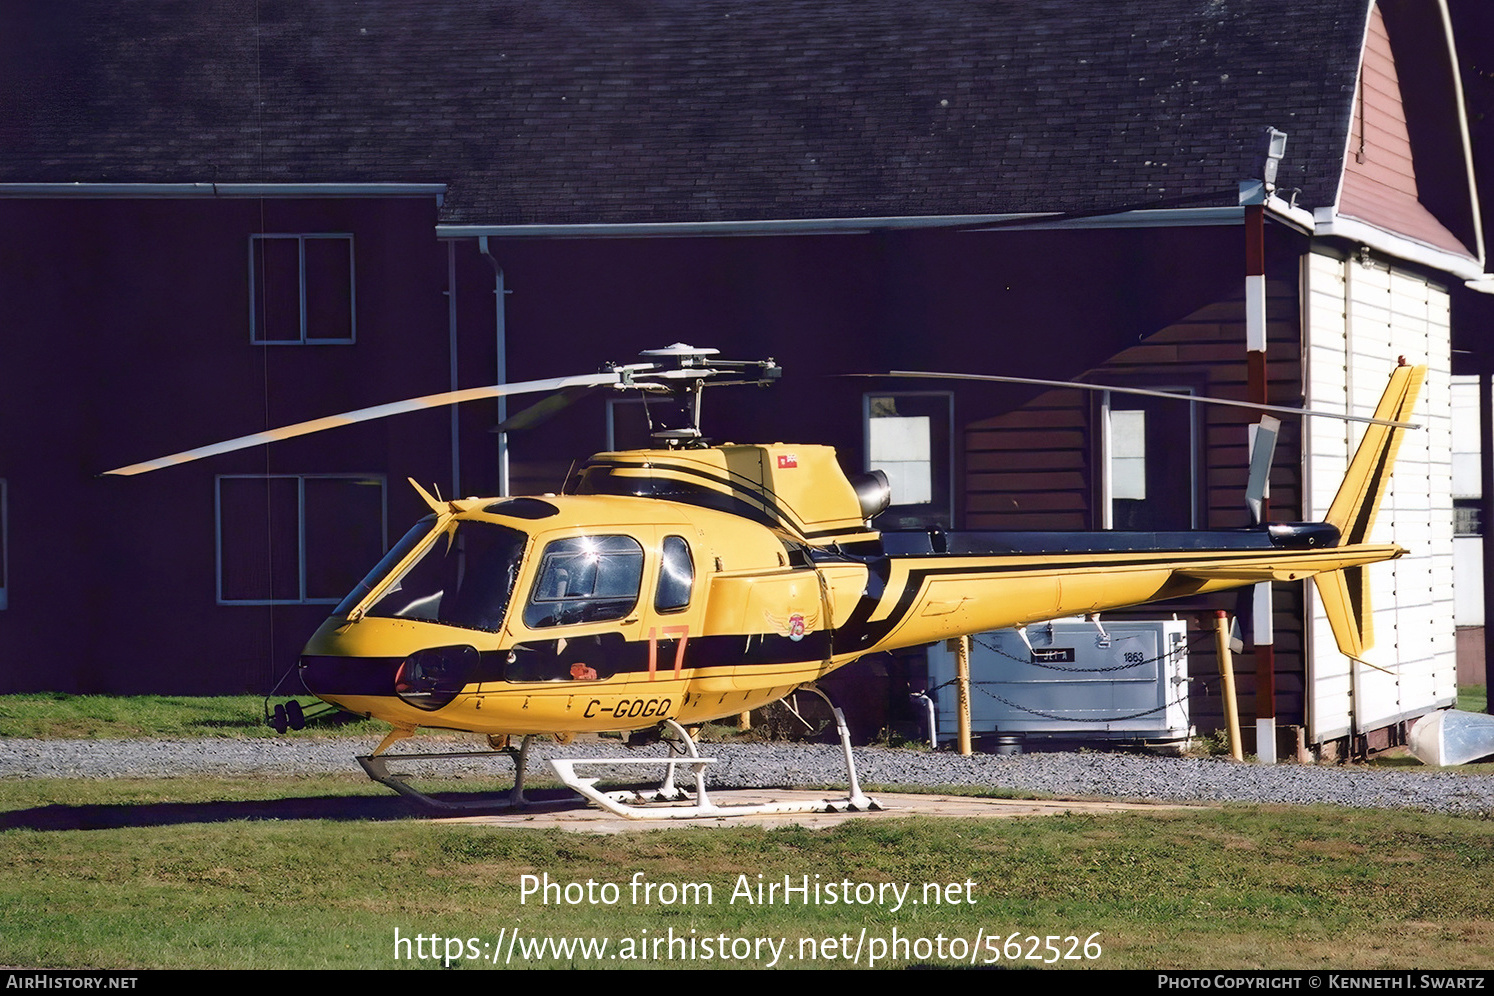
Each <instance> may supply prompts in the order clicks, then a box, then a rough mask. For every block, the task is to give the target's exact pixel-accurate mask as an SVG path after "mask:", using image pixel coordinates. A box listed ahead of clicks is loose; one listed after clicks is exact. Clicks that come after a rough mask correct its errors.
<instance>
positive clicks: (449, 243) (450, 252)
mask: <svg viewBox="0 0 1494 996" xmlns="http://www.w3.org/2000/svg"><path fill="white" fill-rule="evenodd" d="M456 291H457V288H456V240H455V239H447V240H446V337H447V350H448V353H449V354H450V358H451V370H450V374H449V377H450V382H451V386H450V387H448V388H447V390H449V391H455V390H457V307H456ZM460 432H461V426H460V424H459V421H458V418H457V406H456V405H452V406H451V497H453V498H460V497H461V496H462V437H461V434H460Z"/></svg>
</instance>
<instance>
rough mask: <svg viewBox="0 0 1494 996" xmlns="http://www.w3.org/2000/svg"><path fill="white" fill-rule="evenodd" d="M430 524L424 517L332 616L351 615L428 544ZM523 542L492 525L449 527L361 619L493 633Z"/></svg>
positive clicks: (508, 594) (430, 519) (473, 523)
mask: <svg viewBox="0 0 1494 996" xmlns="http://www.w3.org/2000/svg"><path fill="white" fill-rule="evenodd" d="M433 522H434V516H427V517H426V518H425V519H422V520H421V521H420V523H419V524H417V525H416V526H415V528H413V529H411V530H410V531H409V532H408V533H406V534H405V536H404V538H403V539H401V540H400V541H399V542H398V543H396V544H395V546H394V548H393V549H392V550H390V551H389V553H388V554H386V555H385V557H384V559H383V560H381V561H379V565H378V566H377V567H375V568H374V569H373V570H372V571H370V572H369V574H368V576H367V577H366V578H364V579H363V581H362V582H361V583H360V584H359V585H358V587H356V588H354V589H353V591H352V592H351V593H349V595H348V596H347V598H344V599H343V600H342V603H341V604H340V605H338V606H337V610H336V611H337V614H346V613H348V612H351V611H352V610H353V608H354V607H355V606H356V605H357V604H358V603H359V602H360V601H362V600H363V599H364V598H365V597H366V596H367V595H368V593H369V592H370V591H372V590H373V589H374V588H375V587H377V586H378V585H379V584H380V583H381V582H382V581H383V579H384V578H385V576H386V575H387V574H388V573H389V571H391V570H393V569H394V566H395V565H396V564H398V563H399V562H400V561H401V560H403V559H404V558H405V557H406V556H407V555H408V554H409V553H410V551H411V550H414V549H415V548H416V547H418V546H420V545H421V544H422V543H424V542H426V540H428V539H432V537H431V527H432V525H433ZM527 539H528V537H527V536H525V534H524V533H522V532H519V531H518V530H517V529H510V528H508V527H507V526H500V525H497V524H496V523H491V522H477V521H464V522H452V523H449V524H448V525H447V526H446V528H445V529H443V530H442V531H441V532H440V533H439V534H438V535H436V536H435V537H434V538H433V541H432V542H430V543H429V545H427V546H426V548H425V551H424V552H423V553H422V554H421V555H420V557H419V558H418V559H417V560H416V561H415V562H414V563H413V564H411V565H410V566H409V567H408V568H406V569H405V571H404V573H402V574H401V575H400V576H399V577H398V578H396V579H395V581H394V583H393V585H391V586H390V587H389V588H388V589H386V590H385V592H384V593H383V594H382V595H380V596H379V599H378V600H377V601H376V602H374V603H373V604H372V605H370V606H368V608H367V609H366V610H365V612H364V614H365V615H368V616H378V617H385V618H391V619H421V620H424V621H426V622H434V623H442V624H444V625H447V626H460V627H462V628H463V629H475V630H481V631H483V632H486V633H496V632H497V631H498V630H499V629H500V628H502V626H503V615H504V613H505V612H506V611H507V610H508V603H509V599H510V598H511V597H512V596H513V590H514V583H515V582H516V581H517V580H518V577H519V567H520V565H521V564H522V562H523V557H524V544H525V541H526V540H527Z"/></svg>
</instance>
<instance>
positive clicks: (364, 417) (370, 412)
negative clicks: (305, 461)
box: [104, 370, 699, 477]
mask: <svg viewBox="0 0 1494 996" xmlns="http://www.w3.org/2000/svg"><path fill="white" fill-rule="evenodd" d="M633 375H634V377H636V378H637V379H641V380H652V379H654V378H660V377H662V378H668V379H678V378H679V376H680V374H679V372H678V371H673V370H662V371H660V370H650V371H647V372H646V373H645V372H642V371H633ZM690 376H692V377H694V376H699V373H698V372H696V371H692V372H691V373H690ZM624 379H625V377H624V374H623V372H622V371H609V372H607V373H598V374H582V375H580V376H577V377H554V378H551V379H550V380H530V381H521V382H519V383H516V384H491V385H489V386H487V387H471V388H467V389H466V390H463V391H447V392H445V393H443V394H428V395H426V396H425V397H423V398H410V399H409V400H406V401H393V402H390V403H389V404H387V405H374V406H373V407H372V408H360V409H358V410H357V411H351V412H344V413H343V414H341V415H328V416H326V417H324V418H317V419H312V420H311V421H309V422H297V423H296V424H295V425H287V426H284V427H282V428H279V429H267V430H265V431H264V432H256V433H254V434H252V435H248V436H240V437H238V438H237V439H229V440H225V441H224V442H221V443H213V444H211V445H209V446H199V447H197V448H196V449H193V450H184V451H182V452H181V453H173V454H171V455H170V456H164V457H159V458H157V459H155V460H147V461H145V462H143V463H132V464H130V465H129V466H128V467H118V468H116V469H114V470H106V471H104V474H106V475H112V476H115V477H132V476H134V475H135V474H144V473H147V472H149V471H152V470H161V469H162V468H165V467H174V466H176V465H177V464H179V463H189V462H191V461H193V460H201V459H202V458H203V457H210V456H217V455H218V454H220V453H232V452H233V451H235V450H243V449H248V448H249V447H251V446H262V445H264V444H265V443H274V442H279V441H280V440H282V439H293V438H295V437H296V436H305V435H307V434H309V433H313V432H321V431H322V430H324V429H335V428H337V427H338V426H343V425H352V424H354V423H356V422H369V421H372V420H374V419H380V418H388V417H389V416H391V415H403V414H405V413H407V412H416V411H421V410H423V409H426V408H440V407H441V406H443V405H456V404H461V403H462V402H465V401H482V400H484V399H487V398H501V397H508V396H510V395H514V394H534V393H536V392H540V391H563V390H566V389H567V388H573V387H597V386H602V385H606V384H621V383H623V382H624Z"/></svg>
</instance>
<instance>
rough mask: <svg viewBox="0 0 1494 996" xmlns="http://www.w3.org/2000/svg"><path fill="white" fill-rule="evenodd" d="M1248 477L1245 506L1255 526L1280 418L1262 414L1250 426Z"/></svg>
mask: <svg viewBox="0 0 1494 996" xmlns="http://www.w3.org/2000/svg"><path fill="white" fill-rule="evenodd" d="M1250 430H1251V431H1250V477H1249V479H1248V480H1247V481H1246V483H1245V507H1246V508H1248V509H1250V518H1251V521H1252V522H1254V523H1255V524H1256V525H1257V526H1258V525H1260V524H1261V518H1262V514H1263V512H1264V510H1265V505H1266V485H1267V484H1268V483H1269V481H1270V477H1271V457H1272V456H1273V455H1274V454H1275V453H1276V437H1277V436H1278V435H1279V434H1280V432H1281V420H1280V419H1274V418H1272V417H1271V416H1270V415H1262V416H1261V421H1260V424H1259V425H1253V426H1251V427H1250Z"/></svg>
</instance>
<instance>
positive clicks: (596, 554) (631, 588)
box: [524, 536, 643, 629]
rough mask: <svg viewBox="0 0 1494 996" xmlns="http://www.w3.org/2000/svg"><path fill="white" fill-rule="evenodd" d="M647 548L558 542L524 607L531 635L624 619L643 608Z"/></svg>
mask: <svg viewBox="0 0 1494 996" xmlns="http://www.w3.org/2000/svg"><path fill="white" fill-rule="evenodd" d="M642 585H643V547H641V546H640V545H639V544H638V541H637V540H635V539H633V538H632V537H631V536H575V537H572V538H570V539H560V540H554V541H553V542H551V543H550V544H549V545H548V546H546V547H545V552H544V555H543V556H542V557H541V558H540V565H539V574H538V576H537V578H536V579H535V582H534V589H533V591H531V592H530V595H529V604H528V605H526V606H525V607H524V625H525V626H528V627H529V628H530V629H543V628H545V627H548V626H569V625H572V624H574V623H586V622H604V621H606V620H609V619H621V618H622V617H623V616H625V615H627V614H628V613H629V612H631V611H633V607H634V606H636V605H637V604H638V592H639V589H640V588H641V587H642Z"/></svg>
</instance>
